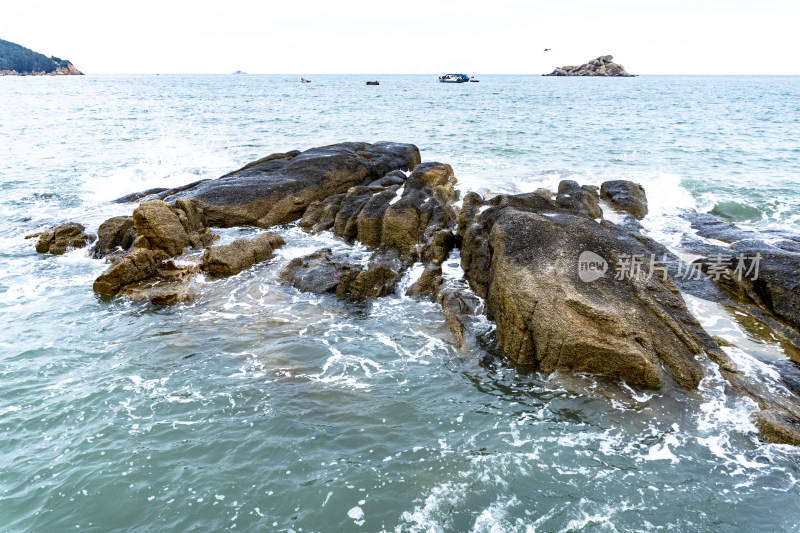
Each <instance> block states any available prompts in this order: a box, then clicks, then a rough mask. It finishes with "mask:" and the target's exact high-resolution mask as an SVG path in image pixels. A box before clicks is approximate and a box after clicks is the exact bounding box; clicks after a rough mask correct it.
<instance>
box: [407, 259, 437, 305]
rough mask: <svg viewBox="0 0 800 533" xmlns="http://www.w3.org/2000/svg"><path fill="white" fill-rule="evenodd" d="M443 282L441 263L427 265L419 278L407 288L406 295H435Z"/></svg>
mask: <svg viewBox="0 0 800 533" xmlns="http://www.w3.org/2000/svg"><path fill="white" fill-rule="evenodd" d="M441 284H442V267H441V265H427V266H426V267H425V270H423V271H422V275H420V277H419V279H418V280H417V281H415V282H414V283H412V284H411V286H410V287H409V288H408V289H407V290H406V296H416V297H423V296H427V297H431V298H432V297H434V296H435V295H436V293H437V292H438V291H439V286H440V285H441Z"/></svg>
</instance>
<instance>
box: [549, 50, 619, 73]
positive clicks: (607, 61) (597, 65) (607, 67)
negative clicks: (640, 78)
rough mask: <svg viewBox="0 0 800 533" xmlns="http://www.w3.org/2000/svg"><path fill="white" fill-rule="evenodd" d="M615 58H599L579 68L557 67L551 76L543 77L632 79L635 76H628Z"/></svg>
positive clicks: (609, 56)
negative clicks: (611, 77)
mask: <svg viewBox="0 0 800 533" xmlns="http://www.w3.org/2000/svg"><path fill="white" fill-rule="evenodd" d="M613 59H614V56H611V55H608V56H599V57H597V58H596V59H592V60H591V61H589V62H587V63H584V64H583V65H578V66H571V65H570V66H564V67H556V69H555V70H554V71H553V72H551V73H550V74H543V76H614V77H623V78H632V77H633V76H634V74H628V71H626V70H625V67H623V66H622V65H620V64H618V63H614V61H612V60H613Z"/></svg>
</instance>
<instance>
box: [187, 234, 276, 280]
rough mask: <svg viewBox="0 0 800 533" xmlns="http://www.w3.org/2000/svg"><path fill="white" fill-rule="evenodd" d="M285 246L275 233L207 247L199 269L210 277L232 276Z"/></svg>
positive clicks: (264, 259) (267, 257) (262, 260)
mask: <svg viewBox="0 0 800 533" xmlns="http://www.w3.org/2000/svg"><path fill="white" fill-rule="evenodd" d="M284 244H286V241H284V240H283V237H281V236H280V235H278V234H277V233H269V232H268V233H262V234H261V235H259V236H257V237H254V238H252V239H239V240H236V241H233V242H232V243H231V244H226V245H220V246H209V247H208V248H206V251H205V252H204V253H203V263H202V265H201V269H202V270H203V271H204V272H206V273H207V274H208V275H210V276H214V277H226V276H233V275H235V274H238V273H239V272H241V271H243V270H245V269H248V268H250V267H251V266H253V265H255V264H258V263H261V262H264V261H266V260H267V259H269V258H270V257H272V252H273V251H274V250H275V249H276V248H279V247H281V246H283V245H284Z"/></svg>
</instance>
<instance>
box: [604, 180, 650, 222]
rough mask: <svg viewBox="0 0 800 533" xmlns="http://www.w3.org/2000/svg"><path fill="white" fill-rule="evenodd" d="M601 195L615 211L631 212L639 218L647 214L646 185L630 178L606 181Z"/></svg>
mask: <svg viewBox="0 0 800 533" xmlns="http://www.w3.org/2000/svg"><path fill="white" fill-rule="evenodd" d="M600 197H601V198H602V199H603V200H605V201H606V202H608V203H609V205H611V207H612V209H614V210H615V211H621V212H624V213H629V214H631V215H633V216H634V217H636V218H638V219H642V218H644V217H645V216H647V196H646V195H645V192H644V187H642V186H641V185H639V184H638V183H634V182H632V181H628V180H613V181H606V182H604V183H603V184H602V185H600Z"/></svg>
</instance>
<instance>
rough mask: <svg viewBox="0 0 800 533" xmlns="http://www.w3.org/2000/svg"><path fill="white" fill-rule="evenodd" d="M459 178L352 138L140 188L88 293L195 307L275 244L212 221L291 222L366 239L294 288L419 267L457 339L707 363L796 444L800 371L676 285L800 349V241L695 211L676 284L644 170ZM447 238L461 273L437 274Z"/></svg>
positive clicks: (656, 370) (66, 235)
mask: <svg viewBox="0 0 800 533" xmlns="http://www.w3.org/2000/svg"><path fill="white" fill-rule="evenodd" d="M404 171H411V172H410V173H409V174H408V175H407V174H406V172H404ZM456 183H457V180H456V178H455V176H454V174H453V169H452V168H451V167H450V166H449V165H447V164H443V163H436V162H426V163H421V162H420V161H419V151H418V150H417V148H416V147H415V146H413V145H408V144H394V143H376V144H371V145H370V144H366V143H344V144H339V145H333V146H327V147H322V148H314V149H311V150H308V151H306V152H302V153H301V152H287V153H281V154H273V155H272V156H268V157H266V158H263V159H260V160H258V161H255V162H253V163H251V164H249V165H246V166H245V167H243V168H242V169H240V170H238V171H236V172H234V173H231V174H228V175H225V176H223V177H221V178H219V179H217V180H204V181H201V182H197V183H193V184H190V185H187V186H185V187H180V188H176V189H170V190H160V189H156V190H151V191H145V192H144V193H139V194H136V195H131V196H129V197H127V198H128V199H129V200H133V201H141V204H140V205H138V206H137V207H136V208H135V209H134V210H133V213H132V216H129V217H115V218H112V219H109V220H107V221H106V222H104V223H103V224H102V225H101V226H100V228H99V231H98V233H99V237H98V239H97V242H96V244H95V246H94V247H93V249H92V255H93V256H94V257H97V258H102V257H104V258H106V260H109V261H113V262H112V264H111V265H110V266H109V268H108V269H107V270H106V271H105V272H104V273H103V274H102V275H100V276H99V277H98V278H97V280H96V281H95V283H94V290H95V292H96V293H98V294H100V295H103V296H108V297H113V296H125V297H128V298H131V299H137V300H146V301H150V302H152V303H154V304H157V305H171V304H174V303H179V302H187V301H189V300H191V299H192V298H193V297H194V292H195V287H194V286H195V285H196V284H193V282H192V278H193V276H196V275H198V274H200V273H205V274H206V275H208V276H213V277H221V276H230V275H234V274H237V273H239V272H242V271H243V270H245V269H247V268H250V267H251V266H253V265H255V264H257V263H260V262H263V261H266V260H268V259H269V258H270V257H272V254H273V250H274V249H275V248H277V247H278V246H281V245H282V244H284V241H283V239H282V238H281V237H280V236H279V235H277V234H276V233H270V232H266V233H262V234H260V235H257V236H256V237H254V238H251V239H240V240H237V241H234V242H232V243H230V244H227V245H218V246H211V243H212V242H213V240H214V239H215V235H214V234H213V233H212V231H211V228H212V227H219V226H226V227H227V226H234V225H249V226H257V227H263V228H266V227H272V226H276V225H280V224H285V223H287V222H292V221H296V220H299V226H300V227H301V228H302V229H304V230H305V231H308V232H312V233H316V232H320V231H331V232H332V233H333V234H334V235H335V236H338V237H340V238H341V239H342V240H343V241H345V242H348V243H356V242H360V243H361V244H362V245H364V246H366V247H367V249H368V250H369V254H370V255H369V257H365V256H364V254H363V253H361V251H363V250H364V248H363V247H362V248H360V252H359V253H358V254H351V253H347V252H342V251H339V252H334V251H332V250H330V249H322V250H317V251H316V252H314V253H312V254H309V255H306V256H304V257H299V258H296V259H293V260H292V261H290V262H289V263H288V265H287V266H285V268H283V270H282V271H281V273H280V277H281V279H282V280H284V281H285V282H287V283H290V284H292V285H293V286H294V287H295V288H296V289H298V290H301V291H309V292H314V293H328V294H332V295H335V296H336V297H338V298H341V299H345V300H349V301H352V302H366V301H369V300H372V299H374V298H380V297H384V296H387V295H389V294H393V293H394V292H395V291H396V290H397V287H398V282H399V281H400V279H401V277H402V275H403V273H404V272H406V271H407V270H408V269H409V268H410V267H411V266H412V265H419V264H421V267H419V266H417V267H415V269H418V270H421V272H422V273H421V275H420V277H419V279H418V280H417V281H416V282H415V283H413V284H412V285H411V287H410V288H409V289H408V291H407V293H406V294H407V295H411V296H414V297H418V298H425V299H429V300H434V301H437V302H439V303H440V304H441V306H442V311H443V318H444V320H445V321H446V323H447V325H448V326H449V328H450V330H451V331H452V333H453V339H454V341H455V344H457V345H458V346H462V345H463V346H469V345H471V343H474V342H475V341H476V338H477V335H476V333H475V332H474V331H473V330H472V329H471V328H472V325H473V324H476V323H478V322H479V317H477V316H476V314H479V313H485V314H486V315H487V316H488V317H489V318H490V319H492V320H494V322H495V325H496V329H495V333H494V335H496V337H493V339H492V341H491V344H492V345H493V346H494V345H495V341H496V345H498V346H499V348H500V351H502V353H503V354H504V355H505V356H506V357H507V358H508V359H510V360H511V361H514V362H515V363H517V364H520V365H524V366H528V367H530V368H533V369H537V370H539V371H541V372H544V373H550V372H556V371H559V372H588V373H593V374H597V375H601V376H606V377H610V378H614V379H619V380H623V381H624V382H626V383H628V384H630V385H633V386H637V387H643V388H651V389H663V388H668V387H670V386H671V384H676V385H678V386H680V387H683V388H685V389H690V390H691V389H695V388H697V387H698V384H699V383H700V381H701V380H702V379H703V378H706V377H708V370H707V369H708V368H709V367H710V366H711V365H712V364H716V365H717V369H715V372H716V371H717V370H718V371H719V373H720V374H721V375H722V376H723V377H724V378H725V379H727V381H728V383H729V385H730V389H731V390H732V391H734V392H736V393H738V394H741V395H744V396H746V397H749V398H751V399H753V401H754V402H755V403H756V404H757V405H758V407H759V408H760V409H761V410H760V411H758V412H756V413H755V414H754V415H753V421H754V423H755V424H756V425H757V427H758V428H759V429H760V431H761V433H762V435H763V436H764V438H767V439H769V440H771V441H773V442H783V443H792V444H798V443H800V402H799V401H798V399H797V395H798V393H800V371H798V370H797V369H796V368H795V367H793V366H790V365H783V366H781V367H780V370H779V373H780V375H781V376H782V379H783V382H782V384H781V383H778V385H779V386H777V387H776V386H773V385H774V384H769V385H765V384H763V383H758V382H756V381H755V380H753V379H752V378H751V377H750V376H746V375H744V374H743V373H740V372H739V371H738V370H737V368H736V366H735V365H734V364H733V363H732V361H731V360H730V359H729V358H728V356H727V354H726V352H725V351H723V350H722V349H721V348H720V346H719V345H718V344H717V341H716V340H715V339H714V338H712V337H710V336H709V335H708V333H706V332H705V331H704V330H703V328H702V327H701V326H700V324H699V323H698V321H697V320H696V318H695V317H694V316H692V314H691V313H690V312H689V310H688V309H687V306H686V304H685V302H684V300H683V297H682V295H681V291H684V292H687V293H690V294H696V295H699V296H701V297H704V298H707V299H712V300H714V301H717V302H720V303H721V304H723V305H728V306H731V307H734V308H737V309H741V310H743V311H745V312H748V313H750V314H752V315H753V316H755V317H756V318H758V319H759V320H761V321H762V322H763V323H764V324H767V325H768V326H769V327H771V328H773V329H774V330H775V331H777V332H779V333H781V334H782V335H784V336H785V338H787V339H789V341H790V342H793V343H794V344H795V346H797V347H798V348H800V341H798V339H800V311H798V310H800V282H798V279H799V277H800V238H796V237H795V236H792V235H771V236H769V237H770V238H769V239H767V238H765V237H763V236H759V235H757V234H755V233H753V232H748V231H745V230H742V229H740V228H737V227H735V226H732V225H730V224H727V223H725V222H723V221H721V220H719V219H716V218H715V217H712V216H709V215H702V214H698V213H687V215H686V217H687V219H688V220H689V221H690V222H691V224H692V225H693V227H694V228H695V229H696V230H697V234H698V237H697V238H694V239H691V238H689V239H687V242H685V243H682V244H683V245H684V246H683V247H684V248H685V250H686V251H688V252H691V253H694V254H697V255H700V256H702V260H703V261H705V262H706V263H707V265H705V266H702V265H700V266H698V265H696V266H698V268H696V269H695V271H696V272H698V273H700V272H701V270H704V271H705V272H706V273H707V276H701V278H697V277H695V278H693V279H679V276H678V273H679V272H681V271H684V272H685V271H686V269H687V268H689V265H686V264H685V263H683V262H682V261H681V260H680V259H679V258H678V257H677V256H676V255H675V254H673V253H671V252H670V251H669V250H667V249H666V248H665V247H664V246H662V245H660V244H658V243H656V242H654V241H653V240H652V239H650V238H648V237H647V236H646V235H645V232H644V231H643V229H642V225H641V224H640V223H639V222H638V219H642V218H645V217H646V216H647V197H646V195H645V191H644V189H643V188H642V187H641V186H640V185H638V184H636V183H633V182H629V181H624V180H613V181H608V182H605V183H602V184H601V185H600V187H597V186H594V185H580V184H578V183H577V182H575V181H571V180H564V181H562V182H561V183H560V184H559V186H558V189H557V191H556V192H555V193H553V192H551V191H549V190H546V189H538V190H536V191H533V192H531V193H527V194H517V195H504V194H500V195H492V196H487V197H486V198H484V197H481V196H479V195H478V194H476V193H468V194H466V195H465V197H464V199H463V202H462V204H461V206H460V207H459V208H457V207H456V205H457V204H456V199H457V197H458V194H457V193H456V190H455V184H456ZM603 206H606V207H607V208H610V209H613V210H615V211H618V212H619V213H620V214H621V222H620V223H618V224H613V223H611V222H609V221H608V220H605V219H604V213H603ZM619 218H620V217H619V215H618V216H617V217H615V220H618V219H619ZM37 236H39V237H40V245H39V246H37V249H38V250H40V251H41V252H48V251H49V252H51V253H59V252H62V253H63V250H66V249H67V248H69V247H77V246H85V245H86V244H87V243H88V241H89V240H91V239H92V238H93V237H92V236H89V235H87V234H86V233H85V230H84V228H83V226H80V225H76V224H67V225H63V226H59V227H56V228H52V229H51V230H47V231H46V232H44V233H42V234H40V235H37ZM703 237H705V238H703ZM767 241H768V243H767ZM454 247H458V248H459V249H460V258H461V266H462V268H463V270H464V273H465V278H466V281H465V280H453V279H448V278H447V277H446V276H445V275H444V274H443V270H442V264H443V263H444V262H445V261H446V260H447V259H448V257H449V254H450V253H451V250H452V249H453V248H454ZM191 248H193V249H204V252H203V255H202V260H201V261H199V262H198V258H197V255H198V254H197V253H195V254H189V255H188V256H187V255H183V254H184V253H185V251H186V250H188V249H191ZM737 255H748V256H750V257H754V256H758V257H759V258H760V260H761V262H760V265H759V267H760V270H759V271H758V276H752V275H751V276H749V277H748V276H746V275H745V276H737V275H736V274H737V268H739V265H738V264H737V261H736V256H737ZM178 256H182V260H180V261H173V260H172V259H171V258H174V257H178ZM355 257H361V259H359V260H356V259H354V258H355ZM715 257H719V260H718V261H716V262H715V263H714V264H715V266H714V267H713V272H712V267H710V266H708V264H710V263H711V259H712V258H715ZM712 274H714V275H712ZM676 283H677V285H676ZM467 285H468V286H469V287H470V288H467ZM679 287H680V290H679ZM793 335H794V336H793ZM776 368H777V365H776Z"/></svg>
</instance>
